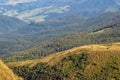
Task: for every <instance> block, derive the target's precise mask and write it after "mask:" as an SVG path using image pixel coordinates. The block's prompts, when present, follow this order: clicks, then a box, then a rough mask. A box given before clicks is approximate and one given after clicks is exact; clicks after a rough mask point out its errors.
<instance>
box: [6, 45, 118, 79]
mask: <svg viewBox="0 0 120 80" xmlns="http://www.w3.org/2000/svg"><path fill="white" fill-rule="evenodd" d="M119 57H120V43H110V44H104V45H88V46H81V47H76V48H73V49H70V50H66V51H63V52H59V53H55V54H52V55H49V56H47V57H45V58H42V59H37V60H32V61H31V60H29V61H25V63H24V61H22V62H12V63H7V65H8V66H9V67H10V68H11V69H13V71H14V72H15V73H16V74H17V75H19V76H21V77H23V78H24V79H25V80H44V79H45V80H112V79H113V80H119V79H120V74H119V73H120V72H119V71H120V58H119ZM22 63H23V64H22ZM21 64H22V65H21ZM31 74H32V75H31Z"/></svg>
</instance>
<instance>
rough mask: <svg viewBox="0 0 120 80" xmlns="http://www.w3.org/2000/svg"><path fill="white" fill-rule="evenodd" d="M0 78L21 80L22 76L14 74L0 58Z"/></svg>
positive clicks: (1, 79)
mask: <svg viewBox="0 0 120 80" xmlns="http://www.w3.org/2000/svg"><path fill="white" fill-rule="evenodd" d="M0 80H23V79H22V78H20V77H18V76H16V75H15V74H14V73H13V72H12V70H10V69H9V68H8V67H7V66H6V65H5V64H4V63H3V62H2V61H1V60H0Z"/></svg>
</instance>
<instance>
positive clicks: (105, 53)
mask: <svg viewBox="0 0 120 80" xmlns="http://www.w3.org/2000/svg"><path fill="white" fill-rule="evenodd" d="M83 52H85V53H88V54H90V56H89V58H88V59H89V61H91V62H93V63H94V62H95V63H98V64H99V66H100V65H105V64H106V63H108V62H109V61H110V57H111V56H113V57H115V59H116V60H118V61H120V42H118V43H110V44H101V45H86V46H80V47H75V48H73V49H70V50H66V51H62V52H58V53H55V54H52V55H49V56H47V57H44V58H41V59H36V60H27V61H21V62H11V63H7V65H8V66H9V67H17V66H24V65H30V66H35V65H36V64H37V63H40V62H47V63H48V64H49V65H52V66H53V65H55V64H57V63H59V62H60V61H61V60H62V59H63V58H65V57H67V56H69V55H72V54H78V55H79V54H81V53H83ZM89 70H91V69H89Z"/></svg>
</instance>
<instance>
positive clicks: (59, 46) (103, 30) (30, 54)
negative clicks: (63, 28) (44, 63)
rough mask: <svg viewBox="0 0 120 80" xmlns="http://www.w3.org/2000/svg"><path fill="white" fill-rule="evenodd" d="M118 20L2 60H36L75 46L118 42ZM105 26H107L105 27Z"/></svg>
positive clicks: (48, 42) (119, 39)
mask: <svg viewBox="0 0 120 80" xmlns="http://www.w3.org/2000/svg"><path fill="white" fill-rule="evenodd" d="M119 21H120V20H119V19H116V20H113V21H111V20H110V21H108V22H105V23H104V24H101V25H99V26H96V27H93V29H92V28H90V29H88V30H85V31H81V32H76V33H73V34H69V35H65V36H61V37H59V38H56V39H53V40H50V41H46V42H44V43H42V44H41V45H39V46H38V47H35V48H32V49H30V50H26V51H23V52H20V53H18V54H14V55H11V56H8V57H5V58H4V59H5V60H6V61H21V60H28V59H36V58H40V57H44V56H47V55H49V54H52V53H54V52H59V51H64V50H67V49H70V48H73V47H76V46H81V45H86V44H99V43H110V42H119V41H120V36H119V35H120V23H119ZM106 24H107V25H106Z"/></svg>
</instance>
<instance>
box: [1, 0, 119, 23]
mask: <svg viewBox="0 0 120 80" xmlns="http://www.w3.org/2000/svg"><path fill="white" fill-rule="evenodd" d="M0 4H1V5H0V13H1V14H3V15H7V16H13V17H17V18H19V19H21V20H24V21H26V22H43V21H46V20H50V19H53V18H57V17H60V16H66V15H74V14H78V15H79V16H84V17H93V16H95V15H98V14H103V13H105V12H117V11H119V10H120V1H119V0H106V1H105V0H56V1H53V0H44V1H43V0H20V1H19V0H2V1H0Z"/></svg>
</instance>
